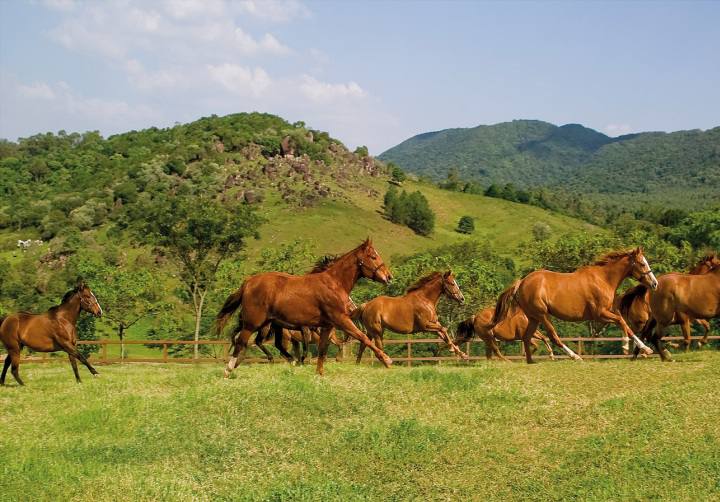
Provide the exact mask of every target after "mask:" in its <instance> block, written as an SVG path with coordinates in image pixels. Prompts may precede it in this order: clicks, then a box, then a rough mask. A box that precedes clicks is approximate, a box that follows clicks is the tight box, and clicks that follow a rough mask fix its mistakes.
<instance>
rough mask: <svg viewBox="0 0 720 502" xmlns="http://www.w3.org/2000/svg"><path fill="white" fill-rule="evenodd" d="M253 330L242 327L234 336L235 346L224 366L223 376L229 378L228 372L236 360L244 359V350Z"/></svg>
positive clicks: (233, 367) (232, 368)
mask: <svg viewBox="0 0 720 502" xmlns="http://www.w3.org/2000/svg"><path fill="white" fill-rule="evenodd" d="M252 334H253V332H252V331H251V330H249V329H246V328H245V327H243V329H242V330H241V331H240V333H239V334H238V335H237V336H236V337H235V348H234V349H233V353H232V356H230V360H229V361H228V363H227V366H226V367H225V378H230V373H232V371H233V370H234V369H235V366H236V365H237V363H238V362H242V360H243V359H245V350H246V349H247V345H248V340H250V337H251V336H252Z"/></svg>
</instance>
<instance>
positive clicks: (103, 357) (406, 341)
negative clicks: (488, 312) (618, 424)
mask: <svg viewBox="0 0 720 502" xmlns="http://www.w3.org/2000/svg"><path fill="white" fill-rule="evenodd" d="M690 338H691V340H692V341H697V340H701V339H703V337H702V336H692V337H690ZM561 340H562V341H563V342H564V343H567V342H574V343H578V342H583V343H585V342H588V343H605V342H613V343H619V342H621V341H622V340H623V339H622V338H620V337H597V338H593V337H584V336H580V337H567V338H561ZM663 340H664V341H681V340H684V338H683V337H682V336H667V337H664V338H663ZM708 340H720V335H714V336H709V337H708ZM358 343H359V342H358V341H357V340H350V341H349V342H348V343H347V345H351V346H355V345H357V344H358ZM384 343H385V345H405V346H407V348H408V351H407V355H406V356H397V357H393V358H392V359H393V361H394V362H396V363H407V364H412V363H413V362H442V361H448V362H451V361H458V362H461V361H460V360H459V359H458V358H457V357H455V356H452V355H449V356H413V355H412V350H411V347H412V346H413V345H416V344H420V343H423V344H428V343H435V344H440V345H445V342H443V341H442V340H441V339H440V338H386V339H385V340H384ZM468 343H469V344H480V343H483V342H482V340H479V339H474V340H472V341H471V342H468ZM503 343H520V342H519V341H517V340H515V341H512V342H503ZM78 345H98V346H100V353H99V354H92V355H91V357H90V358H89V360H90V361H91V362H92V363H93V364H113V363H167V362H172V363H185V364H197V363H224V362H225V361H227V360H228V357H227V355H226V354H227V351H228V350H229V349H230V343H229V342H228V341H227V340H198V341H195V340H125V341H120V340H109V339H102V340H79V341H78ZM109 345H153V346H157V348H159V349H162V353H160V354H158V357H125V358H122V359H121V358H119V357H107V346H109ZM171 345H215V346H224V351H223V354H224V355H223V356H222V357H207V356H203V357H200V358H198V359H193V358H191V357H169V356H168V355H167V348H168V347H169V346H171ZM588 348H589V347H588ZM344 352H346V351H344ZM57 354H64V353H62V352H58V353H57ZM345 355H347V354H345ZM505 357H507V358H508V359H511V360H522V359H525V356H522V355H507V356H505ZM533 357H534V358H536V359H549V358H550V356H548V355H537V356H533ZM582 357H583V358H584V359H626V358H629V357H632V355H624V354H588V353H587V348H586V349H585V350H584V351H583V354H582ZM4 359H5V354H2V355H1V356H0V361H3V360H4ZM352 359H353V360H354V357H353V358H352ZM483 359H485V356H484V355H482V356H470V359H469V360H470V361H478V360H483ZM555 359H568V356H566V355H558V354H556V355H555ZM62 360H63V358H62V357H49V356H48V354H42V355H34V354H33V355H30V356H25V357H23V358H22V362H23V363H46V362H53V361H62ZM374 360H375V359H374V357H372V355H370V357H367V356H366V359H365V361H366V362H373V361H374ZM273 362H274V363H286V361H285V359H284V358H282V357H276V358H275V360H274V361H273ZM257 363H266V364H267V363H269V361H268V360H267V359H266V358H264V357H246V358H245V359H244V360H243V361H242V364H257Z"/></svg>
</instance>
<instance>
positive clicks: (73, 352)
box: [55, 337, 98, 376]
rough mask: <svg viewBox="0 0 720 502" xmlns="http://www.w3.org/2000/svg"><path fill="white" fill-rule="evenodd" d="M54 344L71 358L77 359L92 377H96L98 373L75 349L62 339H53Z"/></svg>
mask: <svg viewBox="0 0 720 502" xmlns="http://www.w3.org/2000/svg"><path fill="white" fill-rule="evenodd" d="M55 343H57V344H58V345H59V346H60V348H61V349H62V350H64V351H65V352H67V353H68V355H70V356H73V357H74V358H76V359H78V360H79V361H80V362H81V363H83V365H84V366H85V367H86V368H87V369H88V371H90V373H92V375H93V376H98V372H97V370H96V369H95V368H93V366H92V364H90V363H89V362H88V360H87V358H86V357H85V356H84V355H82V354H81V353H80V352H78V350H77V347H76V346H75V345H74V344H73V343H71V342H69V341H67V340H66V339H64V338H60V337H55Z"/></svg>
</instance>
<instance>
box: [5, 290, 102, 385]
mask: <svg viewBox="0 0 720 502" xmlns="http://www.w3.org/2000/svg"><path fill="white" fill-rule="evenodd" d="M81 310H84V311H85V312H89V313H91V314H93V315H94V316H95V317H100V316H101V315H102V308H100V304H99V303H98V301H97V298H95V295H94V294H93V292H92V291H91V290H90V288H89V287H87V285H85V283H83V282H80V283H79V284H78V286H77V287H76V288H75V289H73V290H71V291H68V292H67V293H65V296H64V297H63V299H62V303H61V304H60V305H58V306H56V307H52V308H51V309H50V310H48V311H47V312H45V313H44V314H29V313H27V312H20V313H17V314H11V315H9V316H7V317H6V318H4V319H0V341H2V343H3V345H5V349H6V350H7V356H5V366H4V367H3V371H2V376H0V385H5V374H6V373H7V370H8V367H9V366H10V365H12V375H13V376H14V377H15V380H17V383H18V384H20V385H24V384H23V381H22V380H21V379H20V372H19V371H18V367H19V366H20V351H21V350H22V348H23V347H29V348H31V349H32V350H34V351H36V352H55V351H57V350H62V351H64V352H67V354H68V359H70V365H71V366H72V369H73V372H75V379H76V380H77V382H78V383H80V374H79V373H78V368H77V362H76V359H79V360H80V362H81V363H83V364H84V365H85V366H87V369H89V370H90V373H92V374H93V375H96V376H97V374H98V372H97V371H96V370H95V368H93V367H92V366H91V365H90V363H89V362H88V360H87V359H85V356H83V355H82V354H81V353H80V352H78V351H77V330H76V328H75V324H76V323H77V320H78V317H79V316H80V311H81Z"/></svg>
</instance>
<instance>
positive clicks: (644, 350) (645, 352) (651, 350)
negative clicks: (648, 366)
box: [643, 346, 653, 356]
mask: <svg viewBox="0 0 720 502" xmlns="http://www.w3.org/2000/svg"><path fill="white" fill-rule="evenodd" d="M643 353H644V354H645V355H646V356H649V355H650V354H652V353H653V349H651V348H650V347H647V346H646V347H644V348H643Z"/></svg>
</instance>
